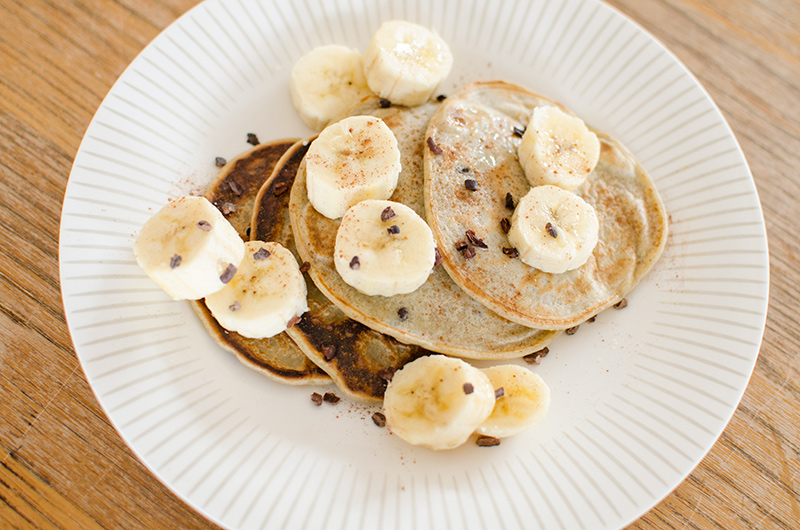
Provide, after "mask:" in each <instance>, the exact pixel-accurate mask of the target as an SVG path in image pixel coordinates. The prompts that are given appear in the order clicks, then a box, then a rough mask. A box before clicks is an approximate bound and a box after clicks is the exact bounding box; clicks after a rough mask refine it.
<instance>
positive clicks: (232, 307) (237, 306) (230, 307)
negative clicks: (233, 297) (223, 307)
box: [228, 300, 242, 311]
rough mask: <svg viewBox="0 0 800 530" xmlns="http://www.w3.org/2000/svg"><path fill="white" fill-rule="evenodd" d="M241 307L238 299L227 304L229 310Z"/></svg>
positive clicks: (236, 309)
mask: <svg viewBox="0 0 800 530" xmlns="http://www.w3.org/2000/svg"><path fill="white" fill-rule="evenodd" d="M241 308H242V304H240V303H239V301H238V300H237V301H235V302H234V303H232V304H231V305H229V306H228V309H230V310H231V311H238V310H240V309H241Z"/></svg>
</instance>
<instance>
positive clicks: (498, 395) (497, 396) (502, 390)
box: [494, 386, 506, 399]
mask: <svg viewBox="0 0 800 530" xmlns="http://www.w3.org/2000/svg"><path fill="white" fill-rule="evenodd" d="M505 395H506V389H505V388H503V387H502V386H501V387H500V388H495V389H494V398H495V399H500V398H501V397H503V396H505Z"/></svg>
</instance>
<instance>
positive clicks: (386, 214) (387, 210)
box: [381, 206, 397, 223]
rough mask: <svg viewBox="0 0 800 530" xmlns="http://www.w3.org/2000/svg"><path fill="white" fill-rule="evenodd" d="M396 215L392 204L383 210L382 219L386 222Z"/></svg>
mask: <svg viewBox="0 0 800 530" xmlns="http://www.w3.org/2000/svg"><path fill="white" fill-rule="evenodd" d="M396 215H397V214H396V213H394V210H392V207H391V206H387V207H386V208H384V209H383V211H382V212H381V221H383V222H384V223H385V222H386V221H388V220H389V219H391V218H392V217H394V216H396Z"/></svg>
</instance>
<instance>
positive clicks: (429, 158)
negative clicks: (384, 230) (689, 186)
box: [425, 82, 667, 329]
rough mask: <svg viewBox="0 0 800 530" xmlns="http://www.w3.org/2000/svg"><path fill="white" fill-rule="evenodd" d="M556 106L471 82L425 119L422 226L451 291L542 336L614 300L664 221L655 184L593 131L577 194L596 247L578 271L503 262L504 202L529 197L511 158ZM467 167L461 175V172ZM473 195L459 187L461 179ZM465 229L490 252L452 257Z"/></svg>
mask: <svg viewBox="0 0 800 530" xmlns="http://www.w3.org/2000/svg"><path fill="white" fill-rule="evenodd" d="M541 104H544V105H554V104H555V103H554V102H552V101H550V100H548V99H546V98H543V97H541V96H538V95H536V94H533V93H531V92H529V91H528V90H526V89H524V88H522V87H518V86H516V85H511V84H508V83H503V82H484V83H473V84H470V85H467V86H466V87H464V88H463V89H462V90H461V91H460V92H458V93H457V94H454V95H452V96H450V97H449V98H447V100H446V101H445V102H444V103H443V104H442V106H441V108H440V109H439V110H438V112H437V113H436V114H435V115H434V116H433V117H432V118H431V120H430V124H429V126H428V130H427V133H426V137H428V138H430V139H431V140H430V141H431V144H432V145H433V147H431V148H428V149H426V152H425V196H426V201H425V203H426V207H427V215H428V223H429V224H430V226H431V229H432V230H433V232H434V235H435V237H436V240H437V242H438V244H439V251H440V253H441V255H442V258H443V260H444V266H445V268H446V269H447V271H448V272H449V273H450V276H451V277H452V278H453V280H454V281H455V283H457V284H458V285H459V286H460V287H461V288H462V289H463V290H464V291H465V292H467V293H469V294H470V295H471V296H472V297H474V298H475V299H476V300H478V301H480V302H481V303H482V304H484V305H486V306H487V307H489V308H491V309H492V310H494V311H496V312H497V313H499V314H500V315H502V316H504V317H506V318H508V319H509V320H513V321H515V322H519V323H520V324H524V325H528V326H533V327H539V328H543V329H565V328H569V327H572V326H575V325H577V324H579V323H581V322H583V321H585V320H586V319H588V318H589V317H591V316H593V315H595V314H596V313H598V312H600V311H602V310H603V309H605V308H607V307H609V306H610V305H612V304H614V303H616V302H617V301H619V300H620V299H621V298H622V297H624V296H625V295H626V294H627V293H628V292H630V291H631V289H633V288H634V287H635V286H636V284H637V283H639V281H640V280H641V279H642V277H643V276H644V275H645V274H646V273H647V272H648V271H649V270H650V269H651V267H652V266H653V264H654V263H655V262H656V260H657V259H658V258H659V256H660V255H661V252H662V250H663V248H664V245H665V243H666V239H667V214H666V211H665V209H664V206H663V204H662V202H661V199H660V198H659V196H658V193H657V191H656V188H655V185H654V184H653V182H652V180H651V179H650V177H649V176H648V175H647V173H645V171H644V170H643V169H642V168H641V166H640V165H639V164H638V163H637V161H636V159H635V158H634V157H633V155H632V154H631V153H630V152H628V150H627V149H625V147H623V146H622V145H621V144H620V143H619V142H617V141H616V140H614V139H613V138H611V137H610V136H608V135H607V134H604V133H602V132H600V131H594V132H595V133H596V134H597V136H598V138H599V139H600V144H601V154H600V161H599V163H598V164H597V167H596V168H595V170H594V171H593V172H592V173H591V174H590V175H589V177H588V179H587V181H586V182H585V183H584V184H583V185H582V186H581V187H579V188H578V189H577V190H576V193H577V194H578V195H580V196H581V197H583V198H584V199H585V200H586V201H587V202H588V203H589V204H591V205H592V206H594V208H595V210H596V211H597V215H598V219H599V221H600V240H599V243H598V244H597V246H596V247H595V249H594V252H593V254H592V256H591V257H590V258H589V260H588V261H587V262H586V263H585V264H584V265H583V266H581V267H580V268H578V269H576V270H573V271H568V272H565V273H563V274H550V273H546V272H542V271H539V270H537V269H535V268H533V267H530V266H528V265H526V264H525V263H523V262H522V260H520V259H519V258H515V259H514V258H509V256H508V255H506V254H504V253H503V251H502V249H503V247H507V248H509V247H511V246H512V245H511V244H510V243H509V242H508V237H507V236H506V234H505V233H504V231H503V230H502V229H501V221H502V220H503V218H509V219H510V218H511V214H512V213H513V212H512V209H509V208H507V206H506V194H507V193H510V194H511V195H512V197H513V198H514V201H515V203H516V201H518V200H519V199H520V198H521V197H522V196H523V195H525V193H527V191H528V190H529V189H530V185H529V184H528V181H527V179H526V178H525V174H524V172H523V170H522V167H521V166H520V164H519V160H518V158H517V146H518V145H519V142H520V137H519V135H517V134H514V128H515V127H517V128H524V126H525V124H527V122H528V118H529V117H530V115H531V113H532V112H533V109H534V108H535V107H536V106H537V105H541ZM465 168H466V169H465ZM465 171H466V172H468V173H469V178H471V179H474V180H476V181H477V183H478V189H477V190H475V191H468V190H467V189H465V185H464V179H465V176H464V175H465V173H464V172H465ZM467 230H472V231H473V232H474V233H475V236H476V237H477V238H479V239H481V240H482V241H483V242H484V243H485V244H486V245H487V246H488V248H487V249H480V248H476V249H475V251H476V252H475V256H474V257H472V258H470V259H465V256H464V254H462V252H460V251H459V250H457V244H458V243H459V242H461V241H464V240H465V239H467V238H466V236H465V234H466V231H467Z"/></svg>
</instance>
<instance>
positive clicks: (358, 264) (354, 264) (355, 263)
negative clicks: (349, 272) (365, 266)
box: [350, 256, 361, 271]
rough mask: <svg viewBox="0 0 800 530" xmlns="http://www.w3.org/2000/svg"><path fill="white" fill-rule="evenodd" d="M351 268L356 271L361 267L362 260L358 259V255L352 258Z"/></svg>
mask: <svg viewBox="0 0 800 530" xmlns="http://www.w3.org/2000/svg"><path fill="white" fill-rule="evenodd" d="M350 268H351V269H353V270H354V271H357V270H358V269H360V268H361V262H360V261H358V256H353V259H351V260H350Z"/></svg>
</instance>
